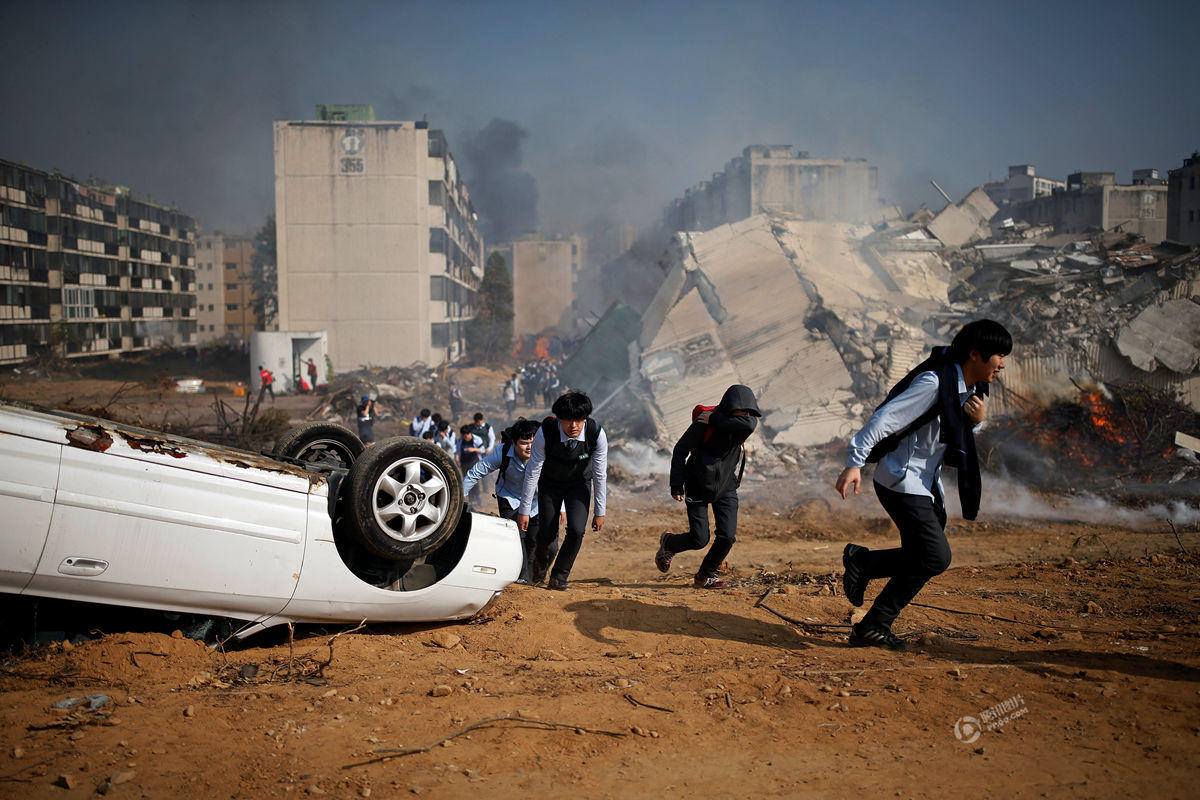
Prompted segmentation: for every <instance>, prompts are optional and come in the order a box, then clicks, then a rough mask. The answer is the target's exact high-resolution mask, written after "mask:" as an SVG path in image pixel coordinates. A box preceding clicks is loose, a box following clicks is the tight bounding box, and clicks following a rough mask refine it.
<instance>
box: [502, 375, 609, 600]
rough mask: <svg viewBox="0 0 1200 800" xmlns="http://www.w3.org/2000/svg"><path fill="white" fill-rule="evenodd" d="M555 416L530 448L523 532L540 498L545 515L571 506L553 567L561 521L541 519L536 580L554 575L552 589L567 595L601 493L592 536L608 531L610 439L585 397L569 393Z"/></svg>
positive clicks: (552, 517) (520, 523)
mask: <svg viewBox="0 0 1200 800" xmlns="http://www.w3.org/2000/svg"><path fill="white" fill-rule="evenodd" d="M551 411H552V412H553V414H554V415H553V416H550V417H546V419H544V420H542V424H541V426H540V427H539V428H538V431H537V433H536V434H534V437H533V443H532V445H531V447H530V453H529V463H528V465H526V467H525V481H524V484H523V485H522V488H521V505H520V507H519V508H518V509H517V526H518V527H519V528H520V529H521V530H522V531H525V530H528V529H529V527H530V524H529V518H530V514H531V511H532V509H533V501H534V498H535V496H536V498H537V505H538V508H540V509H542V510H543V511H544V512H549V510H550V509H555V508H558V507H559V506H561V505H563V504H565V510H566V522H567V531H566V534H565V535H564V536H563V542H562V547H560V548H559V550H558V556H557V558H555V559H554V562H553V566H552V567H551V566H550V563H551V562H550V560H551V552H550V548H551V546H552V544H553V543H554V542H555V541H556V540H557V539H558V517H557V516H556V515H555V514H553V513H543V514H542V515H541V519H540V520H539V524H538V527H537V530H538V535H537V547H536V550H535V552H534V574H533V580H534V582H535V583H536V582H538V581H539V580H541V577H542V575H543V574H545V572H546V570H547V569H549V570H550V577H549V580H548V581H547V582H546V588H548V589H555V590H557V591H565V590H566V588H567V578H569V577H570V575H571V567H572V566H573V565H574V564H575V556H576V555H578V554H579V547H580V545H581V544H583V532H584V527H585V526H586V525H587V517H588V506H589V505H591V502H592V498H591V495H592V492H594V493H595V507H594V508H595V512H594V515H593V517H592V530H594V531H599V530H600V529H601V528H603V527H604V511H605V499H606V498H605V495H606V490H607V478H608V437H606V436H605V435H604V429H603V428H601V426H600V423H599V422H597V421H596V420H594V419H592V416H591V415H592V401H591V399H590V398H588V396H587V395H586V394H584V393H583V392H567V393H566V394H564V395H562V396H561V397H559V398H558V399H557V400H555V401H554V405H553V406H552V407H551ZM589 489H590V491H589Z"/></svg>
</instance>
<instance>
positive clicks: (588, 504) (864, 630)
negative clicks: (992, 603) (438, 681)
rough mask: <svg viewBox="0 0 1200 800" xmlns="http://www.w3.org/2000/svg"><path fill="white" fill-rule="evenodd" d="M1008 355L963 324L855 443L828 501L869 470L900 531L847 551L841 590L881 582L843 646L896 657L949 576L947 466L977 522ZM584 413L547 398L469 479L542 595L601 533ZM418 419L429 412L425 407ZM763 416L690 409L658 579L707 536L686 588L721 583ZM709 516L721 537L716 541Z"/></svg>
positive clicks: (995, 340)
mask: <svg viewBox="0 0 1200 800" xmlns="http://www.w3.org/2000/svg"><path fill="white" fill-rule="evenodd" d="M1012 348H1013V341H1012V336H1011V335H1010V334H1009V332H1008V331H1007V330H1006V329H1005V328H1004V327H1003V326H1002V325H1000V324H999V323H997V322H994V321H992V320H986V319H985V320H978V321H975V322H972V323H969V324H967V325H966V326H964V327H963V328H962V329H961V330H960V331H959V332H958V333H957V334H956V335H955V337H954V339H953V341H952V342H951V344H950V345H949V346H948V347H939V348H934V350H933V352H932V353H931V354H930V356H929V358H927V359H926V360H925V361H923V362H922V363H921V364H919V365H918V366H917V367H916V368H914V369H913V370H912V371H911V372H909V373H908V375H906V376H905V377H904V379H902V380H901V381H900V382H899V383H898V384H896V386H894V387H893V388H892V390H891V391H890V392H889V393H888V395H887V397H886V399H885V400H884V402H883V403H882V404H880V406H879V407H878V408H877V409H876V410H875V412H874V413H873V414H872V415H871V418H870V419H869V421H868V422H867V424H866V425H865V426H864V427H863V428H862V430H860V431H859V432H858V433H857V434H855V436H854V437H853V438H852V439H851V440H850V443H849V445H848V446H847V458H846V462H845V468H844V469H843V471H842V472H841V474H840V475H839V476H838V478H837V480H836V481H835V483H834V489H835V491H837V492H838V494H840V495H841V496H842V498H843V499H845V498H846V497H847V496H848V495H849V494H851V493H853V494H858V491H859V488H860V485H861V483H862V469H863V467H864V466H866V465H867V464H868V463H877V464H878V466H877V467H876V469H875V474H874V488H875V493H876V495H877V496H878V498H879V501H880V503H881V504H882V505H883V508H884V510H885V511H886V512H887V513H888V515H889V516H890V517H891V519H892V520H893V522H894V523H895V525H896V527H897V529H898V530H899V534H900V546H899V547H895V548H889V549H883V550H871V549H868V548H866V547H863V546H861V545H857V544H853V543H851V544H847V545H846V547H845V549H844V551H843V554H842V566H843V570H844V572H843V578H842V584H843V589H844V592H845V595H846V598H847V599H848V600H849V601H850V602H851V603H852V604H853V605H855V606H861V605H862V604H863V603H864V602H865V593H866V589H867V588H868V586H869V584H870V582H871V581H873V580H884V579H886V580H887V583H886V584H885V585H884V587H883V589H882V591H880V593H879V595H878V596H877V597H876V598H875V600H874V603H873V604H872V606H871V608H870V610H869V611H868V612H867V613H866V615H865V616H864V618H863V619H862V621H861V622H859V623H857V624H855V625H854V626H853V628H852V630H851V633H850V639H849V642H850V644H851V645H854V646H876V647H885V648H889V649H897V650H898V649H903V648H904V646H905V644H904V641H903V640H902V639H900V638H899V637H897V636H896V635H895V634H894V633H893V632H892V624H893V623H894V622H895V620H896V618H897V617H898V616H899V614H900V612H901V611H902V610H903V609H904V608H905V607H906V606H907V605H908V604H909V603H911V602H912V601H913V599H914V598H915V597H916V595H917V593H918V592H920V590H921V589H922V588H923V587H924V586H925V584H926V583H927V582H928V581H929V580H930V579H931V578H933V577H935V576H936V575H939V574H941V573H942V572H944V571H945V570H946V569H947V568H948V567H949V565H950V545H949V542H948V541H947V539H946V533H945V528H946V509H945V500H944V493H943V491H942V484H941V469H942V466H943V465H946V466H950V467H953V468H954V469H956V470H957V473H958V488H959V497H960V500H961V503H962V513H963V517H964V518H966V519H974V518H975V516H976V514H977V513H978V510H979V501H980V496H981V483H980V477H979V464H978V459H977V457H976V452H975V440H974V432H975V430H976V429H977V428H978V427H979V425H980V424H982V423H983V421H984V418H985V416H986V400H985V398H986V397H987V394H988V386H989V385H990V384H991V383H992V382H993V381H994V380H995V379H996V378H997V376H998V375H999V374H1000V371H1001V370H1003V369H1004V368H1005V358H1006V357H1007V356H1008V355H1009V353H1011V352H1012ZM505 399H506V400H507V399H508V394H507V391H506V394H505ZM592 410H593V408H592V402H591V400H590V398H589V397H588V396H587V395H586V394H584V393H582V392H577V391H568V392H566V393H565V394H563V395H561V396H560V397H558V399H556V400H555V401H554V404H553V406H552V408H551V415H550V416H548V417H546V418H545V419H543V420H542V421H541V422H538V421H535V420H526V419H518V420H517V421H516V422H514V423H513V424H512V425H511V427H509V428H508V429H507V430H506V431H505V434H504V436H503V437H502V439H503V443H502V445H501V446H500V447H494V446H493V447H489V448H486V449H485V451H484V453H483V455H482V457H481V458H479V459H478V460H477V461H475V462H474V463H473V464H472V465H471V466H470V467H469V468H467V469H465V470H464V472H465V475H464V479H463V485H464V489H466V490H467V491H473V490H475V489H477V487H478V485H479V482H480V480H482V479H483V478H484V477H485V476H486V475H488V474H490V473H492V472H497V473H498V476H497V480H496V492H495V496H496V498H497V504H498V511H499V514H500V516H502V517H505V518H507V519H511V520H514V521H515V522H516V524H517V527H518V529H519V530H520V532H521V542H522V547H523V551H524V563H523V565H522V569H521V574H520V578H519V582H521V583H527V584H537V583H541V582H542V581H543V580H545V581H546V588H548V589H553V590H558V591H564V590H566V589H567V588H568V579H569V577H570V574H571V569H572V567H573V566H574V563H575V559H576V556H577V555H578V553H579V550H580V547H581V545H582V543H583V538H584V535H585V532H586V529H587V528H588V517H589V511H590V512H591V525H590V527H591V530H593V531H599V530H601V529H602V528H603V526H604V520H605V516H606V507H607V465H608V438H607V436H606V434H605V432H604V428H603V426H602V425H601V424H600V423H599V422H598V421H596V420H595V419H594V418H593V417H592ZM422 414H423V415H424V416H426V417H428V416H429V415H428V411H423V412H422ZM477 416H478V415H477ZM760 417H761V412H760V410H759V408H758V402H757V399H756V398H755V396H754V392H753V391H752V390H751V389H750V388H749V387H748V386H742V385H734V386H730V387H729V388H728V389H727V390H726V391H725V393H724V396H723V397H722V398H721V401H720V402H719V403H718V404H717V405H716V406H711V407H710V406H703V405H698V406H696V408H695V409H694V411H693V415H692V422H691V424H690V425H689V426H688V427H687V429H686V430H685V431H684V432H683V434H682V435H681V436H680V438H679V440H678V441H677V442H676V444H675V447H674V450H673V451H672V457H671V473H670V479H669V491H670V495H671V497H672V499H674V500H676V501H678V502H682V503H684V507H685V509H686V515H687V528H686V531H684V532H680V533H672V532H669V531H668V532H665V533H663V534H662V535H661V536H660V537H659V540H658V547H657V549H656V551H655V552H654V555H653V562H654V565H655V567H656V568H657V569H658V570H659V571H660V572H663V573H666V572H668V571H669V570H670V569H671V564H672V560H673V559H674V557H675V556H676V555H678V554H679V553H682V552H686V551H689V550H700V549H703V548H704V547H706V546H709V542H710V540H712V545H711V547H709V550H708V552H707V553H706V554H705V556H704V558H703V559H702V560H701V562H700V565H699V568H698V569H697V571H696V574H695V576H694V578H693V586H695V587H696V588H697V589H720V588H723V587H724V586H725V585H726V584H725V581H724V580H722V578H721V577H720V574H719V572H720V568H721V565H722V563H723V562H724V560H725V558H726V557H727V556H728V554H729V552H730V550H731V548H732V547H733V545H734V543H735V541H736V534H737V514H738V494H737V492H738V486H739V484H740V482H741V478H742V474H743V471H744V469H745V458H746V456H745V442H746V440H747V439H748V438H749V437H750V436H751V435H752V434H753V433H754V431H755V430H756V428H757V425H758V420H759V418H760ZM419 419H420V418H419ZM416 423H417V420H414V425H416ZM710 508H711V511H712V517H713V523H714V525H713V532H714V533H715V536H714V535H713V534H710V526H709V509H710ZM563 523H565V526H566V530H565V532H564V535H563V538H562V542H561V544H559V541H558V530H559V526H560V524H563Z"/></svg>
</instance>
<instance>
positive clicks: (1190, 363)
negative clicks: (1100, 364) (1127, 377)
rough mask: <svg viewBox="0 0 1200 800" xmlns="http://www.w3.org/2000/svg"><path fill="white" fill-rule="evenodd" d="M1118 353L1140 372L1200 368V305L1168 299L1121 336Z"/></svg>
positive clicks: (1137, 319) (1120, 334)
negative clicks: (1158, 369) (1159, 368)
mask: <svg viewBox="0 0 1200 800" xmlns="http://www.w3.org/2000/svg"><path fill="white" fill-rule="evenodd" d="M1117 351H1118V352H1120V353H1121V355H1123V356H1125V357H1126V358H1128V359H1129V360H1130V361H1131V362H1133V365H1134V366H1135V367H1137V368H1138V369H1142V370H1145V371H1146V372H1153V371H1154V370H1155V369H1157V368H1158V366H1159V365H1160V364H1161V365H1162V366H1164V367H1166V368H1167V369H1169V370H1172V371H1174V372H1178V373H1181V374H1185V375H1186V374H1188V373H1191V372H1195V371H1196V369H1197V367H1200V305H1198V304H1196V303H1194V302H1192V301H1191V300H1188V299H1180V300H1168V301H1167V302H1165V303H1161V304H1159V305H1153V306H1150V307H1149V308H1147V309H1146V310H1145V311H1143V312H1142V313H1141V314H1138V315H1137V316H1136V317H1134V318H1133V320H1132V321H1130V323H1129V324H1128V325H1126V326H1125V327H1124V328H1122V329H1121V330H1120V332H1119V333H1118V334H1117Z"/></svg>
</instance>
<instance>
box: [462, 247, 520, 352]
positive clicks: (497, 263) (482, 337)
mask: <svg viewBox="0 0 1200 800" xmlns="http://www.w3.org/2000/svg"><path fill="white" fill-rule="evenodd" d="M512 339H513V290H512V279H511V278H510V277H509V275H508V264H507V263H506V262H505V260H504V256H502V255H500V253H498V252H496V251H495V250H493V251H492V254H491V255H490V256H488V260H487V265H486V266H485V267H484V270H483V282H482V283H481V284H480V285H479V302H478V306H477V311H476V314H475V319H473V320H471V321H470V322H469V323H468V324H467V355H468V356H469V357H470V358H472V359H473V360H474V361H475V362H477V363H480V364H498V363H500V362H501V361H503V360H504V358H505V357H506V356H507V355H508V354H509V352H510V351H511V350H512Z"/></svg>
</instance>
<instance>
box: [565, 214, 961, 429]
mask: <svg viewBox="0 0 1200 800" xmlns="http://www.w3.org/2000/svg"><path fill="white" fill-rule="evenodd" d="M874 233H875V231H874V229H873V228H872V227H870V226H866V225H854V224H851V223H843V222H814V221H811V220H801V219H798V218H797V217H795V216H793V215H785V214H758V215H755V216H752V217H749V218H747V219H744V220H741V221H738V222H734V223H731V224H727V225H720V226H717V227H715V228H713V229H712V230H709V231H704V232H685V233H680V234H678V235H677V236H676V238H675V241H674V243H673V245H672V247H671V248H670V249H669V251H668V252H667V254H666V255H665V256H664V258H663V259H662V260H661V262H660V264H661V266H662V269H663V273H662V280H661V283H660V285H659V288H658V291H657V292H656V293H655V295H654V297H653V299H652V300H651V302H650V304H649V305H648V306H647V308H646V309H645V311H644V312H643V313H642V314H641V325H640V331H634V335H635V336H636V339H634V338H629V340H628V341H629V343H630V346H629V349H628V358H629V360H630V366H629V369H627V370H624V371H623V372H622V374H624V375H628V376H629V378H628V379H627V385H628V386H629V387H630V388H631V389H632V391H633V392H634V394H635V395H636V396H638V397H639V398H640V399H641V400H642V401H643V402H644V404H645V408H646V410H647V413H648V416H649V418H650V420H651V422H652V425H653V429H654V434H655V438H656V439H658V440H659V441H660V442H662V443H666V442H667V441H668V440H670V439H671V438H672V436H677V435H678V432H679V431H681V430H683V429H684V428H686V427H687V424H688V423H689V422H690V418H691V417H690V415H691V410H692V407H693V406H694V405H695V404H696V403H705V402H706V403H712V402H716V399H718V398H719V397H720V396H721V393H722V392H723V391H724V390H725V388H726V387H727V386H729V385H730V384H732V383H744V384H746V385H748V386H751V387H752V388H754V390H755V392H756V393H757V394H758V397H759V404H760V407H761V408H762V410H763V414H764V420H763V422H764V426H765V436H766V438H767V439H768V440H770V441H771V442H773V443H774V444H776V445H786V446H790V447H796V448H799V447H806V446H810V445H815V444H822V443H824V442H828V441H830V440H831V439H835V438H838V437H841V436H844V435H846V434H847V433H848V432H850V430H851V429H852V428H853V427H854V426H855V425H857V424H858V423H859V422H860V421H861V419H862V416H863V413H864V410H865V406H864V398H868V397H873V396H876V395H878V393H879V392H880V391H881V387H882V388H885V387H886V385H887V384H888V382H889V381H894V380H898V379H899V378H900V377H901V376H903V374H904V373H905V371H907V370H908V369H909V368H910V367H912V366H913V365H914V364H915V363H917V361H919V360H920V358H921V357H922V355H923V353H924V352H925V350H926V348H927V347H928V346H929V345H930V344H931V342H932V339H931V337H930V335H929V334H928V333H927V332H926V331H925V330H924V329H923V327H922V325H923V322H924V321H926V320H929V319H936V318H939V317H941V316H945V315H948V314H952V313H953V312H952V311H951V310H950V308H949V305H948V300H947V289H948V286H949V282H950V277H951V276H950V272H949V270H948V269H947V268H946V267H945V264H944V263H943V262H942V260H941V259H940V257H939V256H938V255H937V254H936V253H934V252H931V251H929V250H925V251H922V250H919V249H914V248H912V247H910V246H908V245H901V246H898V247H891V246H889V243H888V242H886V241H880V240H876V239H874V238H873V235H874ZM922 238H923V239H924V240H925V241H929V240H928V237H924V236H923V235H922ZM907 241H909V242H916V241H919V240H918V239H916V238H913V239H909V240H907ZM598 327H600V326H599V325H598ZM623 328H624V329H625V330H626V331H628V330H629V326H628V325H624V326H623ZM614 333H615V332H614ZM596 338H597V341H596V342H595V343H594V346H588V342H585V346H584V347H582V348H581V350H580V354H579V355H577V356H576V358H575V359H572V361H573V362H576V363H575V365H574V366H575V367H577V366H578V363H579V361H580V360H583V361H585V362H586V361H587V360H588V359H594V358H595V357H596V355H597V354H598V353H599V348H600V337H596ZM609 339H611V337H604V341H608V340H609ZM610 352H611V351H610ZM592 366H593V367H598V366H599V364H598V363H595V362H593V364H592ZM572 369H573V365H572V364H568V365H567V366H566V367H564V370H565V372H566V373H567V374H568V375H571V374H572ZM588 371H595V369H590V370H588ZM576 374H579V373H578V372H577V373H576Z"/></svg>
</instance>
